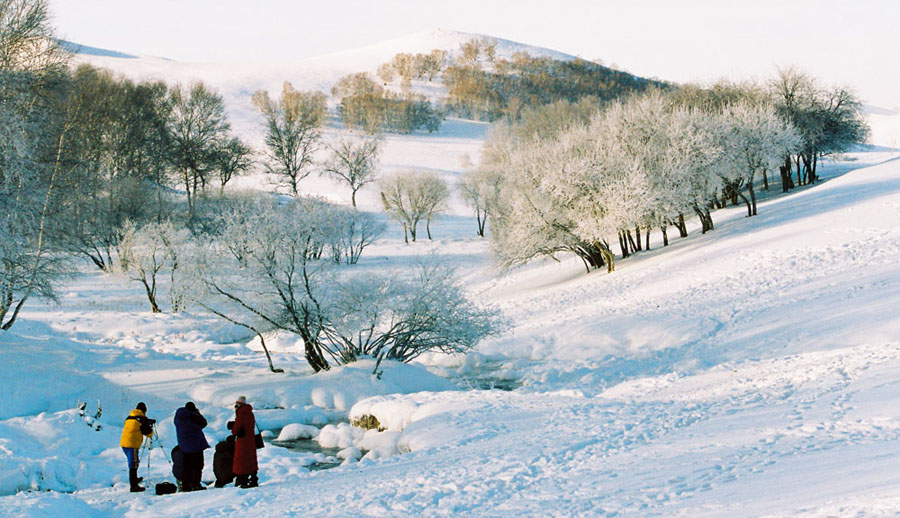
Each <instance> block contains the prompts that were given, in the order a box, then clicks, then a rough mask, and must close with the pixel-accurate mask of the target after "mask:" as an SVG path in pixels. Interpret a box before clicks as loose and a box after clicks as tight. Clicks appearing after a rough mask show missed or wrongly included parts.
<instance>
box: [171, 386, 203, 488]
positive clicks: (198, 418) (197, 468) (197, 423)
mask: <svg viewBox="0 0 900 518" xmlns="http://www.w3.org/2000/svg"><path fill="white" fill-rule="evenodd" d="M204 428H206V418H204V417H203V415H202V414H200V411H199V410H197V406H196V405H195V404H194V402H193V401H188V402H187V403H185V405H184V406H183V407H181V408H179V409H178V410H176V411H175V434H176V435H177V436H178V448H179V449H180V450H181V452H182V454H183V455H184V470H183V473H184V478H183V479H182V481H181V485H182V488H183V490H184V491H195V490H198V489H206V487H204V486H203V484H202V483H201V482H200V479H201V477H202V475H203V450H205V449H207V448H209V443H208V442H206V436H205V435H203V429H204Z"/></svg>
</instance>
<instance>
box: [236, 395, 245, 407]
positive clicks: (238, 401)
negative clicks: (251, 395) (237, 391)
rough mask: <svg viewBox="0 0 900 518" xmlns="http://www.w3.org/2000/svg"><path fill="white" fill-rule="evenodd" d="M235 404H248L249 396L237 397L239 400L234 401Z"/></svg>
mask: <svg viewBox="0 0 900 518" xmlns="http://www.w3.org/2000/svg"><path fill="white" fill-rule="evenodd" d="M234 404H235V405H246V404H247V396H241V397H239V398H237V401H235V402H234Z"/></svg>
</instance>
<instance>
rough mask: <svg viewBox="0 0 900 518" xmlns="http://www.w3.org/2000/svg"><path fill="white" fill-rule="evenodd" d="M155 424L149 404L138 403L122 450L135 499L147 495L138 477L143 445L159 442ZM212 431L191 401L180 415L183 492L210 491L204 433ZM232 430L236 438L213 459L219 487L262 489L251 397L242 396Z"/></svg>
mask: <svg viewBox="0 0 900 518" xmlns="http://www.w3.org/2000/svg"><path fill="white" fill-rule="evenodd" d="M155 423H156V420H154V419H150V418H149V417H147V405H146V404H144V403H143V402H141V403H138V404H137V405H136V406H135V408H134V410H132V411H131V412H130V413H129V415H128V417H127V418H125V426H124V427H123V429H122V440H121V441H120V445H121V446H122V451H124V452H125V456H126V457H127V459H128V482H129V484H130V485H131V492H132V493H137V492H140V491H144V489H145V488H144V487H143V486H141V482H142V481H143V478H141V477H139V476H138V465H139V463H140V454H141V445H142V444H143V442H144V438H147V439H150V438H152V437H153V434H154V424H155ZM206 425H207V422H206V418H205V417H203V415H202V414H201V413H200V410H198V409H197V405H195V404H194V402H193V401H188V402H187V403H185V405H184V406H183V407H181V408H179V409H178V410H176V411H175V434H176V436H177V437H178V444H177V445H176V446H175V447H174V448H172V474H173V475H174V476H175V479H176V480H177V481H178V489H179V490H180V491H196V490H201V489H206V486H204V485H203V482H202V481H201V477H202V474H203V466H204V462H203V452H204V451H205V450H206V449H208V448H209V442H207V440H206V436H205V435H204V433H203V429H204V428H206ZM228 429H229V430H231V434H230V435H229V436H228V438H227V439H226V440H224V441H221V442H220V443H218V444H217V445H216V452H215V455H214V457H213V471H214V473H215V475H216V487H224V486H225V485H227V484H230V483H231V482H232V481H235V485H236V486H238V487H242V488H249V487H256V486H258V485H259V478H258V472H259V466H258V464H257V460H256V448H257V445H256V433H255V430H256V418H255V416H254V415H253V407H252V406H250V405H249V404H248V403H247V398H246V397H244V396H241V397H239V398H238V399H237V401H235V402H234V420H233V421H228Z"/></svg>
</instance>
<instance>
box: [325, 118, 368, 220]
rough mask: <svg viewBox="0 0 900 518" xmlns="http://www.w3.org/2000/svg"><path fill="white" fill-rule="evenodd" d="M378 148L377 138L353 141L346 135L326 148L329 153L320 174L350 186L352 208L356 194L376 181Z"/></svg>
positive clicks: (354, 204)
mask: <svg viewBox="0 0 900 518" xmlns="http://www.w3.org/2000/svg"><path fill="white" fill-rule="evenodd" d="M379 146H380V144H379V140H378V138H377V137H373V136H370V137H366V138H363V139H354V138H352V137H350V136H347V135H345V136H342V137H339V138H338V139H337V140H336V141H335V142H334V143H333V144H331V145H329V146H328V147H329V149H330V150H331V153H330V155H329V156H328V159H327V160H326V161H325V163H324V164H323V165H322V174H325V175H328V176H330V177H332V178H334V179H335V180H338V181H341V182H344V183H346V184H347V185H349V186H350V201H351V204H352V205H353V206H354V207H356V193H357V192H359V190H360V189H362V188H363V187H364V186H365V185H368V184H370V183H373V182H375V181H376V180H377V179H378V150H379Z"/></svg>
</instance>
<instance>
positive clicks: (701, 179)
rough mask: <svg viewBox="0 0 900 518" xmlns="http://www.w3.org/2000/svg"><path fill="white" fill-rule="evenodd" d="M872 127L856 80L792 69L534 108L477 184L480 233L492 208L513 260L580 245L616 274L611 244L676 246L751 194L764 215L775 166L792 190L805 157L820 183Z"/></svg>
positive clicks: (498, 137)
mask: <svg viewBox="0 0 900 518" xmlns="http://www.w3.org/2000/svg"><path fill="white" fill-rule="evenodd" d="M867 134H868V128H867V127H866V125H865V123H864V121H863V120H862V117H861V115H860V112H859V101H858V100H857V99H856V98H855V97H854V96H853V95H852V94H851V93H850V92H849V90H847V89H846V88H834V89H824V88H820V87H818V86H817V85H816V84H815V82H814V81H812V80H811V79H809V78H808V77H807V76H805V75H803V74H800V73H798V72H797V71H796V70H794V69H787V70H783V71H779V74H778V76H777V78H776V79H774V80H772V81H771V82H770V84H769V85H768V87H767V88H766V87H760V86H756V85H752V84H745V85H735V84H730V83H724V82H723V83H720V84H717V85H715V86H713V87H712V88H700V87H694V86H688V87H683V88H678V89H669V90H666V91H651V92H649V93H647V94H644V95H635V96H632V97H629V98H627V99H625V100H622V101H617V102H613V103H609V104H606V105H603V106H602V107H598V104H597V103H594V102H590V101H586V100H582V101H580V102H578V103H569V102H558V103H555V104H551V105H547V106H544V107H541V108H538V109H532V110H526V111H525V112H524V113H523V117H522V120H521V121H520V122H519V123H518V124H512V125H504V126H500V127H498V128H497V129H496V130H495V131H494V132H493V133H492V135H491V136H490V138H489V139H488V141H487V142H486V144H485V146H484V150H483V156H482V163H481V166H480V168H479V169H478V170H476V171H474V172H471V173H469V174H468V175H467V176H466V177H465V178H464V179H463V188H464V192H465V193H466V198H467V199H468V200H469V201H470V203H471V204H472V205H473V206H474V207H475V209H476V216H477V218H478V224H479V231H480V232H483V225H484V223H483V221H484V220H485V219H486V218H487V214H491V215H492V226H491V237H492V243H493V248H494V250H495V252H496V254H497V256H498V257H499V259H500V262H501V263H502V264H504V265H506V266H511V265H514V264H521V263H524V262H527V261H528V260H530V259H532V258H535V257H539V256H551V257H553V256H555V254H558V253H561V252H571V253H574V254H576V255H577V256H578V257H579V258H581V259H582V261H583V262H584V265H585V268H586V269H587V270H588V271H590V270H591V269H593V268H599V267H602V266H606V268H607V270H608V271H610V272H611V271H613V268H614V261H615V256H614V253H613V247H612V246H611V245H610V240H618V246H619V250H620V255H621V257H623V258H625V257H628V256H629V255H630V254H632V253H634V252H637V251H641V250H642V249H649V246H650V233H651V231H653V230H654V229H659V231H660V232H661V234H662V240H663V244H664V246H667V245H668V243H669V240H668V228H669V227H674V228H676V229H677V230H678V232H679V234H680V236H681V237H686V236H687V227H686V224H685V218H686V215H696V216H697V217H698V218H699V220H700V222H701V228H702V232H703V233H706V232H707V231H709V230H712V229H713V221H712V216H711V212H710V211H711V210H712V209H714V208H717V207H723V206H724V205H725V204H726V203H727V202H728V201H731V202H732V203H735V204H736V203H738V199H739V198H740V199H741V200H742V201H743V202H744V203H746V206H747V211H748V216H753V215H755V214H756V212H757V206H756V191H755V185H757V183H758V182H760V180H761V181H762V183H763V189H766V190H768V188H769V180H768V175H769V174H770V173H771V172H773V171H774V170H775V169H779V171H780V173H781V178H782V185H783V188H784V190H785V191H787V190H788V189H790V188H792V187H793V185H794V184H793V182H792V181H791V168H792V163H793V164H796V165H797V176H798V183H809V182H814V181H815V180H816V173H815V170H816V164H817V161H818V157H821V156H823V155H825V154H829V153H836V152H841V151H845V150H846V149H848V147H849V146H850V145H851V144H854V143H861V142H864V141H865V139H866V137H867ZM801 164H802V165H803V168H802V175H801ZM745 191H746V193H747V194H746V195H745ZM642 235H643V238H644V242H643V243H642ZM613 243H615V241H613Z"/></svg>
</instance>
